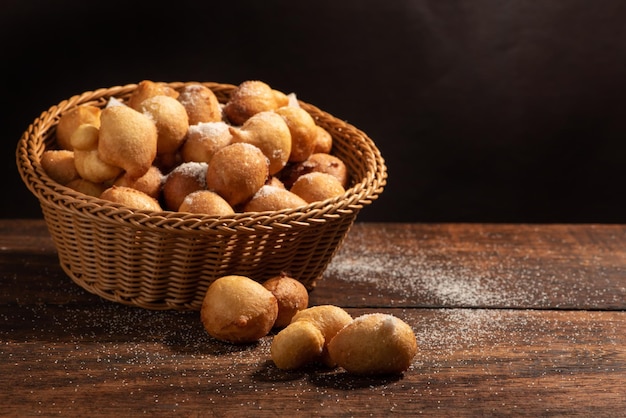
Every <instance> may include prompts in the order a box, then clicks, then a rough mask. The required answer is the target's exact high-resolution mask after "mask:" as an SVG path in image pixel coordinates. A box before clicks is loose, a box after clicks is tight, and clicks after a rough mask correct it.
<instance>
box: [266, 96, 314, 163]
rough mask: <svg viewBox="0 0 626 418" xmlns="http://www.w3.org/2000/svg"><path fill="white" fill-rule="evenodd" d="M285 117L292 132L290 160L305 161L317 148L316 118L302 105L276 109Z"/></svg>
mask: <svg viewBox="0 0 626 418" xmlns="http://www.w3.org/2000/svg"><path fill="white" fill-rule="evenodd" d="M275 112H276V113H278V114H279V115H280V116H282V117H283V119H284V120H285V122H287V126H288V127H289V132H290V133H291V154H290V155H289V161H292V162H298V161H304V160H306V159H307V158H309V156H310V155H311V154H313V150H314V149H315V143H316V138H317V130H316V126H317V125H315V120H314V119H313V117H312V116H311V115H309V113H308V112H307V111H306V110H304V109H302V108H301V107H295V106H283V107H280V108H278V109H276V110H275Z"/></svg>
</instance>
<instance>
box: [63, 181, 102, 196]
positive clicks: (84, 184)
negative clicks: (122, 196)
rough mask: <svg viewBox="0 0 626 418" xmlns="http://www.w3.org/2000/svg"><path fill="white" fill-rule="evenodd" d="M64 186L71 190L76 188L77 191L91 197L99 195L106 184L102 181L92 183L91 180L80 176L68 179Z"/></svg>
mask: <svg viewBox="0 0 626 418" xmlns="http://www.w3.org/2000/svg"><path fill="white" fill-rule="evenodd" d="M66 186H67V187H69V188H70V189H72V190H76V191H77V192H80V193H83V194H86V195H88V196H93V197H100V195H101V194H102V192H104V191H105V190H106V189H107V186H105V185H104V184H102V183H94V182H93V181H89V180H85V179H81V178H78V179H75V180H72V181H70V182H69V183H67V185H66Z"/></svg>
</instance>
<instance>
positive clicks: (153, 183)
mask: <svg viewBox="0 0 626 418" xmlns="http://www.w3.org/2000/svg"><path fill="white" fill-rule="evenodd" d="M164 181H165V177H164V176H163V173H161V170H160V169H159V168H158V167H157V166H154V165H153V166H151V167H150V168H149V169H148V171H146V174H144V175H143V176H141V177H139V178H137V179H131V178H129V177H128V176H126V175H122V176H120V177H118V178H117V179H116V180H115V182H114V183H113V184H114V185H115V186H126V187H132V188H133V189H137V190H139V191H142V192H144V193H145V194H147V195H148V196H150V197H153V198H155V199H157V200H158V199H159V197H160V196H161V190H162V189H163V182H164Z"/></svg>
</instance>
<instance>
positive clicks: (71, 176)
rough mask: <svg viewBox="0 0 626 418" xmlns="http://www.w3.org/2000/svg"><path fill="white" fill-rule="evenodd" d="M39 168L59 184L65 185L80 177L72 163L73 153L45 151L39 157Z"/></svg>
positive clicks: (68, 151) (67, 151)
mask: <svg viewBox="0 0 626 418" xmlns="http://www.w3.org/2000/svg"><path fill="white" fill-rule="evenodd" d="M41 166H42V167H43V169H44V171H45V172H46V173H48V175H49V176H50V178H51V179H52V180H54V181H56V182H57V183H59V184H63V185H65V184H67V183H69V182H70V181H72V180H76V179H77V178H79V177H80V175H79V174H78V171H77V170H76V165H75V163H74V151H70V150H66V149H63V150H46V151H44V152H43V154H42V155H41Z"/></svg>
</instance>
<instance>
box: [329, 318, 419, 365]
mask: <svg viewBox="0 0 626 418" xmlns="http://www.w3.org/2000/svg"><path fill="white" fill-rule="evenodd" d="M417 349H418V346H417V340H416V338H415V334H414V333H413V330H412V329H411V327H410V326H409V325H408V324H407V323H406V322H404V321H402V320H401V319H399V318H397V317H395V316H393V315H387V314H382V313H374V314H366V315H362V316H360V317H358V318H356V319H355V320H354V321H352V322H351V323H350V324H348V325H346V326H345V327H344V328H343V329H341V330H340V331H339V332H338V333H337V335H335V337H334V338H333V339H332V340H331V341H330V343H329V344H328V353H329V355H330V358H331V359H332V360H333V361H334V362H335V363H336V364H337V365H338V366H340V367H342V368H344V369H345V370H346V371H348V372H349V373H354V374H359V375H386V374H398V373H402V372H404V371H405V370H407V369H408V368H409V366H410V365H411V361H412V359H413V357H414V356H415V355H416V354H417Z"/></svg>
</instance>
